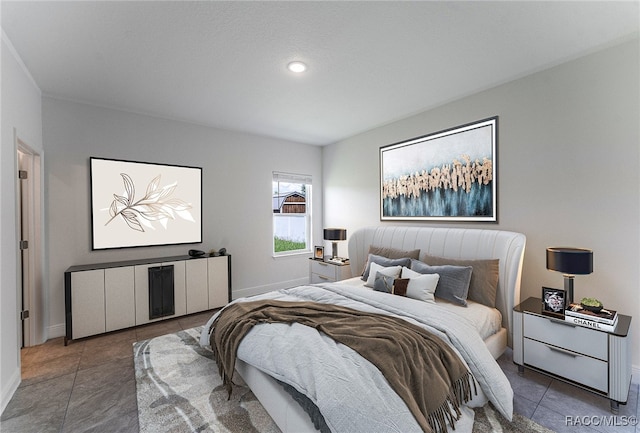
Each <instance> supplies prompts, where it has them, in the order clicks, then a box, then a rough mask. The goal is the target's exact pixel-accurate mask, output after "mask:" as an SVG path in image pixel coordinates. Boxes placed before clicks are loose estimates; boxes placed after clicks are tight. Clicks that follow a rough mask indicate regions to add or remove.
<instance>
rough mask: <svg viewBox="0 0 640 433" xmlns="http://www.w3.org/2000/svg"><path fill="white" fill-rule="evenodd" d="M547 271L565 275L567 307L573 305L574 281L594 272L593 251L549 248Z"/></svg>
mask: <svg viewBox="0 0 640 433" xmlns="http://www.w3.org/2000/svg"><path fill="white" fill-rule="evenodd" d="M547 269H549V270H552V271H557V272H562V273H563V274H564V290H566V292H567V299H566V306H567V307H568V306H569V304H571V303H573V280H574V277H575V276H576V275H586V274H590V273H591V272H593V251H591V250H588V249H584V248H570V247H550V248H547Z"/></svg>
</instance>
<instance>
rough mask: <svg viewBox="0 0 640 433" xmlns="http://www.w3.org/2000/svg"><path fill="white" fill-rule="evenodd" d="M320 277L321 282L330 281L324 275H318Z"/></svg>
mask: <svg viewBox="0 0 640 433" xmlns="http://www.w3.org/2000/svg"><path fill="white" fill-rule="evenodd" d="M318 277H319V278H320V279H321V280H327V281H328V280H329V279H330V278H329V277H325V276H324V275H318Z"/></svg>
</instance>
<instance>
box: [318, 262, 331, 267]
mask: <svg viewBox="0 0 640 433" xmlns="http://www.w3.org/2000/svg"><path fill="white" fill-rule="evenodd" d="M318 264H319V265H322V266H329V264H328V263H325V262H318Z"/></svg>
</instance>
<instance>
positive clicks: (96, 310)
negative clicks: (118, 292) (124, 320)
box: [71, 269, 105, 338]
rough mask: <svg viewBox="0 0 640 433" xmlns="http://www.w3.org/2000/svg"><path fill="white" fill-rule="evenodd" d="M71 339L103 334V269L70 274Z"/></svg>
mask: <svg viewBox="0 0 640 433" xmlns="http://www.w3.org/2000/svg"><path fill="white" fill-rule="evenodd" d="M71 312H72V313H71V320H72V330H73V338H82V337H87V336H89V335H95V334H100V333H103V332H105V313H104V269H96V270H92V271H79V272H73V273H72V274H71Z"/></svg>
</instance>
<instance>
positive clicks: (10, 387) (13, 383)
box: [0, 367, 21, 413]
mask: <svg viewBox="0 0 640 433" xmlns="http://www.w3.org/2000/svg"><path fill="white" fill-rule="evenodd" d="M20 380H21V379H20V368H19V367H18V368H17V369H16V371H14V372H13V374H12V375H11V379H10V380H9V383H7V385H6V386H5V387H4V388H3V389H2V399H1V400H0V413H2V412H4V410H5V409H6V407H7V405H8V404H9V401H11V398H12V397H13V394H14V393H15V392H16V390H17V389H18V386H20Z"/></svg>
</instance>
